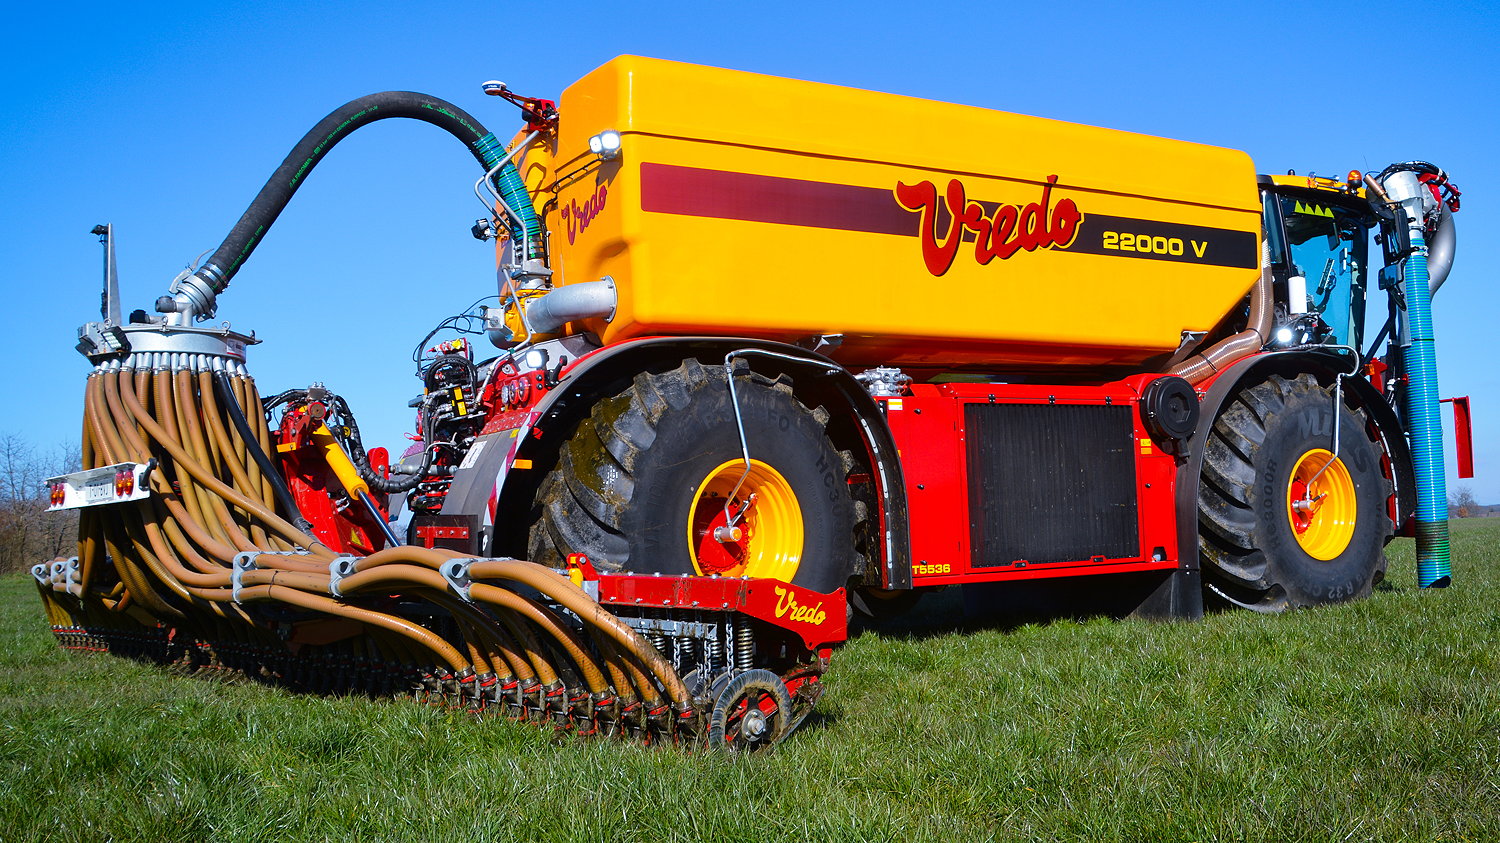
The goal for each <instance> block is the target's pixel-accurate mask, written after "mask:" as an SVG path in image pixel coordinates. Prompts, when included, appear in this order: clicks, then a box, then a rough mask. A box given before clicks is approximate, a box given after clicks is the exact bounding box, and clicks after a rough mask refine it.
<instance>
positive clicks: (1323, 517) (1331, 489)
mask: <svg viewBox="0 0 1500 843" xmlns="http://www.w3.org/2000/svg"><path fill="white" fill-rule="evenodd" d="M1286 503H1287V507H1286V513H1287V521H1288V523H1290V525H1291V527H1292V534H1293V535H1294V536H1296V538H1297V544H1299V545H1301V547H1302V549H1303V550H1304V551H1306V552H1307V554H1308V555H1309V556H1311V557H1313V558H1314V559H1319V560H1322V561H1325V562H1326V561H1328V560H1331V559H1336V558H1338V556H1339V554H1341V553H1343V552H1344V549H1345V548H1347V547H1348V546H1349V542H1350V540H1351V539H1353V538H1354V526H1355V522H1356V521H1357V519H1358V498H1357V497H1356V496H1355V493H1354V480H1353V478H1352V477H1351V476H1350V474H1349V468H1348V466H1346V465H1344V461H1343V460H1341V459H1339V458H1338V457H1337V456H1334V454H1333V453H1332V452H1331V451H1326V450H1324V449H1322V448H1314V449H1312V450H1310V451H1308V452H1307V453H1305V454H1303V455H1302V456H1301V457H1300V458H1299V459H1298V460H1297V463H1296V464H1295V465H1294V466H1292V473H1291V477H1290V478H1288V480H1287V491H1286Z"/></svg>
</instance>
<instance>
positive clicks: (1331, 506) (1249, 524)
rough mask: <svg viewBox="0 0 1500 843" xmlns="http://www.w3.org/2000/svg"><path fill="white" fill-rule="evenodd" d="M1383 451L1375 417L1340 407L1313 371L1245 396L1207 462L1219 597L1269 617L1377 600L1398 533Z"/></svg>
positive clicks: (1230, 408) (1206, 541) (1206, 527)
mask: <svg viewBox="0 0 1500 843" xmlns="http://www.w3.org/2000/svg"><path fill="white" fill-rule="evenodd" d="M1335 413H1337V416H1335ZM1335 418H1337V419H1338V454H1337V456H1336V457H1335V456H1334V454H1333V450H1332V449H1333V437H1334V419H1335ZM1380 455H1381V451H1380V447H1379V445H1378V444H1376V442H1375V441H1374V440H1372V439H1371V437H1370V426H1369V422H1368V419H1366V418H1365V416H1364V414H1363V413H1361V412H1358V411H1355V410H1352V409H1350V408H1349V407H1347V406H1342V405H1340V406H1339V407H1338V408H1337V409H1335V407H1334V397H1333V394H1332V393H1330V392H1329V391H1328V390H1326V389H1324V388H1323V387H1321V386H1319V385H1318V383H1317V382H1316V381H1315V380H1314V379H1313V378H1311V377H1310V376H1307V375H1302V376H1299V377H1297V378H1295V379H1291V380H1288V379H1285V378H1282V377H1280V376H1275V375H1273V376H1272V377H1271V378H1270V379H1269V380H1266V381H1264V382H1262V383H1259V384H1256V385H1255V386H1252V387H1250V388H1248V389H1244V390H1242V391H1241V392H1240V393H1239V394H1238V395H1236V396H1235V397H1234V399H1233V400H1232V401H1231V402H1230V403H1229V404H1228V405H1227V406H1226V408H1225V409H1224V411H1223V412H1222V413H1221V414H1220V415H1219V417H1218V419H1217V420H1216V421H1215V422H1214V427H1213V430H1212V432H1211V434H1210V436H1209V437H1208V442H1207V445H1206V449H1205V453H1204V459H1203V476H1202V483H1201V484H1200V486H1199V492H1198V521H1199V525H1198V526H1199V542H1198V547H1199V551H1200V557H1201V559H1202V562H1203V578H1204V585H1205V588H1206V589H1207V591H1208V593H1209V595H1210V596H1211V597H1217V598H1218V599H1219V600H1221V601H1223V602H1224V603H1227V604H1230V605H1234V606H1240V607H1243V608H1247V609H1253V610H1255V611H1259V612H1279V611H1284V610H1286V609H1291V608H1298V607H1305V606H1317V605H1321V604H1325V603H1337V602H1341V601H1345V600H1353V599H1357V598H1361V597H1365V596H1367V595H1368V594H1369V593H1370V590H1371V588H1373V587H1374V585H1375V584H1376V583H1378V582H1380V580H1381V579H1382V578H1383V577H1384V576H1385V569H1386V559H1385V545H1386V543H1387V542H1388V541H1389V540H1390V539H1391V536H1392V534H1393V533H1392V525H1391V520H1390V517H1389V516H1388V515H1387V509H1386V504H1387V500H1388V498H1389V497H1390V494H1391V483H1390V481H1389V480H1388V479H1387V478H1386V477H1385V474H1384V472H1383V471H1382V470H1381V459H1380Z"/></svg>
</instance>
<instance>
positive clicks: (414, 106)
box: [156, 91, 540, 326]
mask: <svg viewBox="0 0 1500 843" xmlns="http://www.w3.org/2000/svg"><path fill="white" fill-rule="evenodd" d="M389 117H406V118H410V119H413V120H421V121H423V122H425V123H431V124H432V125H434V126H437V127H438V128H440V129H443V130H444V131H446V132H448V133H449V134H451V135H453V136H454V137H456V138H458V139H459V140H460V141H463V143H464V145H465V146H467V147H468V148H469V152H470V153H471V154H472V155H473V156H474V158H475V159H476V160H477V161H479V164H480V166H482V167H483V168H484V169H485V171H486V172H488V171H489V170H491V169H494V168H495V167H496V166H497V165H499V170H498V173H497V175H496V177H495V179H496V182H497V186H498V187H499V189H500V192H501V193H502V194H504V195H505V196H507V197H510V198H511V199H512V204H514V205H515V206H516V210H517V211H518V214H519V215H520V216H521V219H522V223H523V226H524V227H525V228H526V230H527V233H528V237H531V236H537V237H538V239H539V235H540V223H539V222H538V221H537V220H536V218H535V213H534V212H531V213H530V214H528V212H529V211H532V206H531V201H530V199H529V198H528V197H527V196H526V186H525V184H524V183H523V182H522V181H521V177H520V174H519V173H517V172H516V169H515V165H514V164H513V163H505V164H503V165H502V159H503V158H504V157H505V148H504V145H503V144H502V143H501V142H500V141H499V140H498V139H497V138H496V137H495V135H494V134H493V133H492V132H490V131H489V130H488V129H486V128H484V126H483V125H482V124H481V123H480V122H479V121H478V120H475V119H474V118H473V117H472V116H471V115H470V114H469V113H468V112H466V111H464V110H463V109H461V108H459V107H458V106H456V105H454V104H453V103H450V102H447V101H446V100H442V99H439V98H437V97H433V96H428V95H427V94H419V93H414V92H411V91H385V92H382V93H378V94H370V95H368V96H363V97H360V98H359V99H355V100H350V101H349V102H347V103H345V104H343V105H341V106H339V107H338V108H336V109H334V110H333V112H332V113H330V114H329V115H328V116H327V117H324V118H323V119H322V120H320V121H318V124H317V125H315V126H313V127H312V129H311V130H309V131H308V133H307V134H306V135H303V137H302V140H300V141H298V142H297V144H296V146H293V147H292V150H291V152H289V153H287V156H286V158H285V159H283V160H282V162H281V166H279V167H277V168H276V171H275V172H273V173H272V174H271V178H270V179H268V180H267V181H266V184H265V186H264V187H262V188H261V189H260V192H259V193H258V194H256V196H255V199H254V200H253V201H252V202H251V203H250V207H248V208H246V209H245V213H244V214H243V215H241V216H240V219H239V221H238V222H236V223H235V224H234V228H232V229H230V232H229V235H228V236H227V237H225V238H224V242H223V243H221V244H219V248H218V249H216V250H214V253H213V254H212V255H211V256H210V257H209V258H208V260H207V262H205V263H204V264H203V265H202V266H200V267H199V268H198V269H197V270H196V271H194V272H193V273H192V274H191V275H188V276H186V277H184V278H179V279H178V280H177V281H175V282H173V284H172V287H171V289H170V290H169V291H168V292H169V295H166V296H163V297H161V298H160V299H158V300H157V303H156V309H157V311H158V312H160V313H167V314H170V315H169V317H168V322H169V324H174V325H183V326H186V325H191V324H192V323H193V322H194V321H195V320H199V319H207V318H209V317H211V316H213V314H214V312H215V310H216V309H217V304H216V300H217V297H218V294H219V293H222V292H223V291H224V289H225V288H226V287H228V286H229V281H230V279H232V278H233V277H234V275H235V273H237V272H239V270H240V267H241V266H243V265H244V263H245V260H246V259H247V258H249V257H250V253H251V252H253V251H254V250H255V247H256V246H258V245H259V244H260V243H261V241H262V240H264V239H265V235H266V232H267V231H268V230H269V229H270V227H271V225H272V224H273V223H275V222H276V218H277V217H278V216H280V215H281V211H282V209H284V208H285V207H286V205H287V203H288V202H289V201H291V198H292V194H294V193H296V192H297V188H299V187H301V186H302V184H303V182H305V181H306V180H307V176H308V174H309V173H311V172H312V170H313V168H314V167H316V166H317V165H318V162H319V161H321V160H323V156H325V155H327V154H328V151H329V150H331V149H333V147H334V146H335V145H336V144H338V142H339V141H341V140H343V139H344V138H346V137H348V136H349V135H350V134H351V133H353V132H354V131H355V130H356V129H358V128H360V127H362V126H366V125H368V124H370V123H373V122H375V121H377V120H384V119H386V118H389Z"/></svg>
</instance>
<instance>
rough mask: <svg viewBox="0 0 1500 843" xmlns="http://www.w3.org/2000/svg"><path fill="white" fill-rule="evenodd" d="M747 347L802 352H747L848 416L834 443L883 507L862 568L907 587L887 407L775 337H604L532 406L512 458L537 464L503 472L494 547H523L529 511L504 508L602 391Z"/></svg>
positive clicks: (825, 361)
mask: <svg viewBox="0 0 1500 843" xmlns="http://www.w3.org/2000/svg"><path fill="white" fill-rule="evenodd" d="M740 349H754V350H759V351H769V352H774V353H776V354H781V355H787V356H789V357H793V358H797V359H796V360H787V359H782V358H777V357H769V356H761V355H753V356H747V357H745V358H742V359H743V360H745V362H746V363H748V364H749V365H750V367H751V368H752V369H754V370H755V371H757V372H760V373H761V374H765V375H769V376H776V375H780V374H785V375H787V376H789V377H791V378H792V379H793V383H794V389H795V391H796V393H797V395H798V397H799V398H801V399H802V400H803V401H804V402H805V403H808V404H810V405H811V406H818V405H822V406H823V407H825V408H826V409H827V410H828V412H829V413H830V416H831V417H832V418H834V419H837V418H840V417H841V416H842V418H843V420H845V421H846V422H847V424H841V425H837V426H835V425H834V423H833V421H830V428H831V431H830V436H831V437H834V444H835V446H836V447H839V448H847V449H851V450H853V451H854V453H856V454H862V455H863V456H864V460H865V462H866V463H867V464H868V466H869V468H870V471H871V473H872V475H873V476H874V477H875V479H876V483H877V489H878V492H879V509H880V510H881V511H880V513H879V518H880V520H879V527H880V531H881V539H882V541H881V542H880V547H881V552H880V556H881V558H880V559H879V560H878V565H879V568H880V570H879V571H878V572H876V571H868V570H867V571H865V572H856V573H862V574H863V575H864V576H865V578H866V582H867V583H868V582H869V578H870V576H871V575H874V574H878V578H879V583H878V584H879V586H880V587H881V588H890V589H898V588H910V587H911V543H910V533H909V529H910V524H909V520H908V513H907V502H906V485H905V481H904V479H903V477H902V472H901V461H900V458H899V456H898V455H897V452H896V441H895V438H894V437H893V436H892V435H891V431H890V427H889V426H888V425H887V424H886V421H885V414H884V413H883V412H882V411H881V408H880V406H879V405H878V404H877V403H876V402H875V400H874V399H873V398H871V397H870V394H869V393H868V392H867V391H866V390H865V388H864V387H863V386H862V385H861V384H860V383H859V381H857V380H855V379H854V376H853V375H852V374H851V373H850V372H849V371H848V370H846V369H845V368H844V367H843V366H840V365H839V364H838V363H836V362H834V361H833V360H831V359H829V358H827V357H825V356H823V355H821V354H818V353H816V352H813V351H809V350H807V349H805V348H802V347H800V346H795V345H788V344H786V343H780V342H773V341H769V340H756V339H742V338H732V337H730V338H726V337H648V338H644V339H637V340H628V341H625V342H621V343H616V344H614V345H609V346H605V347H604V348H601V349H599V350H597V351H594V352H592V353H590V354H589V355H588V356H586V357H583V358H581V359H579V360H578V362H577V363H575V364H574V365H573V366H572V367H571V368H569V369H568V370H567V372H566V374H565V375H564V376H563V377H562V379H561V380H560V381H559V382H558V384H557V386H555V387H553V388H552V389H551V390H549V391H548V392H547V393H546V394H545V395H544V396H543V397H542V399H541V400H540V401H539V402H537V404H536V406H535V407H534V408H533V411H534V412H535V413H537V415H536V416H535V418H536V419H537V420H536V422H535V424H533V425H532V427H531V429H530V430H529V431H527V433H526V435H525V438H524V439H523V440H522V442H521V443H520V444H519V445H518V446H517V447H516V451H515V458H516V459H518V460H529V461H530V462H531V465H533V466H534V467H535V470H531V471H520V472H517V471H509V472H507V473H506V475H505V478H504V481H503V485H502V486H501V489H500V493H499V498H498V501H497V505H496V515H497V517H496V522H497V523H496V532H495V536H494V543H493V546H492V551H491V552H508V553H510V554H512V555H524V551H525V537H524V532H525V529H526V526H527V524H526V523H517V522H527V521H528V519H522V518H511V519H506V526H505V527H502V525H501V523H500V522H501V519H502V518H503V517H504V516H503V515H502V513H524V512H529V510H530V508H531V505H532V500H533V496H534V493H535V490H536V488H537V485H538V484H539V483H540V482H541V478H542V476H543V475H544V474H545V472H546V471H548V470H550V466H552V465H553V464H554V463H555V462H556V459H557V454H558V451H559V449H560V448H561V447H562V444H563V443H564V442H565V441H566V440H567V437H568V436H569V435H571V433H572V430H573V429H574V427H575V426H576V425H577V424H578V422H579V420H581V419H582V418H584V417H585V416H587V415H588V413H589V411H590V410H591V409H592V408H593V406H594V404H595V403H596V402H597V401H598V400H600V399H601V398H602V397H605V396H609V395H614V394H617V393H618V392H620V391H621V390H622V389H624V388H625V387H626V385H627V384H629V382H630V381H631V380H633V379H634V378H635V376H636V375H637V374H638V373H640V372H643V371H648V370H653V369H655V370H665V369H670V368H674V367H676V366H677V365H678V364H680V363H681V362H682V361H683V360H686V359H688V358H695V359H697V360H698V361H699V362H701V363H704V364H705V365H723V363H724V357H725V355H727V354H728V353H729V352H731V351H735V350H740ZM802 361H805V362H802ZM809 364H815V365H809ZM810 375H813V376H812V377H810ZM840 440H842V441H840ZM523 464H524V463H523ZM491 476H493V475H491Z"/></svg>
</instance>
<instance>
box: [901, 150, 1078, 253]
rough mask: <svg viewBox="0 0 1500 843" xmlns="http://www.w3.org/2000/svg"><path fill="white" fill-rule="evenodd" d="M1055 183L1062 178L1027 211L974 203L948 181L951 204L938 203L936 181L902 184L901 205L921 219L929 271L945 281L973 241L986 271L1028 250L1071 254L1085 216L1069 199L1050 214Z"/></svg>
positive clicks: (1048, 186) (1050, 179) (1051, 182)
mask: <svg viewBox="0 0 1500 843" xmlns="http://www.w3.org/2000/svg"><path fill="white" fill-rule="evenodd" d="M1055 184H1057V176H1055V175H1053V176H1048V177H1047V183H1046V184H1044V185H1042V198H1041V201H1039V202H1030V203H1027V204H1026V205H1025V206H1024V207H1023V206H1020V205H997V204H995V203H991V202H974V201H970V200H969V198H968V196H967V195H966V194H965V191H964V183H963V182H961V181H959V180H958V179H952V180H951V181H949V182H948V190H947V193H946V195H945V197H944V198H945V199H946V202H944V201H941V200H939V199H938V193H937V186H936V185H934V184H933V183H932V182H930V181H923V182H918V183H917V184H907V183H905V182H896V201H897V202H899V203H900V204H901V207H903V208H905V209H906V210H908V211H911V212H912V213H920V214H921V220H920V223H919V224H920V226H921V232H920V237H921V241H922V260H923V261H924V262H925V263H926V264H927V271H928V272H931V273H932V274H933V275H939V276H940V275H943V274H944V273H946V272H947V271H948V270H949V268H951V267H952V266H953V258H954V257H955V256H956V255H957V254H958V246H959V243H960V242H962V241H964V240H967V239H973V241H974V260H975V261H977V262H978V263H979V265H980V266H985V265H987V264H988V263H989V262H990V261H992V260H994V259H995V258H999V259H1001V260H1007V259H1008V258H1010V257H1011V256H1012V255H1014V254H1015V253H1017V252H1019V251H1022V250H1025V251H1028V252H1032V251H1035V250H1037V249H1043V248H1048V249H1050V248H1054V247H1057V248H1063V249H1066V248H1067V247H1068V246H1070V245H1072V243H1073V238H1074V237H1076V236H1077V235H1078V224H1079V223H1081V222H1082V221H1083V214H1082V213H1080V212H1079V210H1078V204H1077V203H1076V202H1074V201H1073V200H1072V199H1068V198H1064V199H1062V200H1060V201H1059V202H1058V203H1057V206H1056V207H1051V208H1050V211H1051V214H1050V215H1049V214H1048V211H1049V206H1050V205H1051V201H1052V186H1053V185H1055ZM944 212H946V213H944ZM945 218H946V219H945ZM945 222H946V223H947V225H946V228H947V229H948V233H947V234H946V235H942V236H941V237H939V235H938V228H939V226H941V225H943V224H944V223H945ZM967 232H972V233H973V236H972V238H970V237H967V236H965V235H966V233H967Z"/></svg>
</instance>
